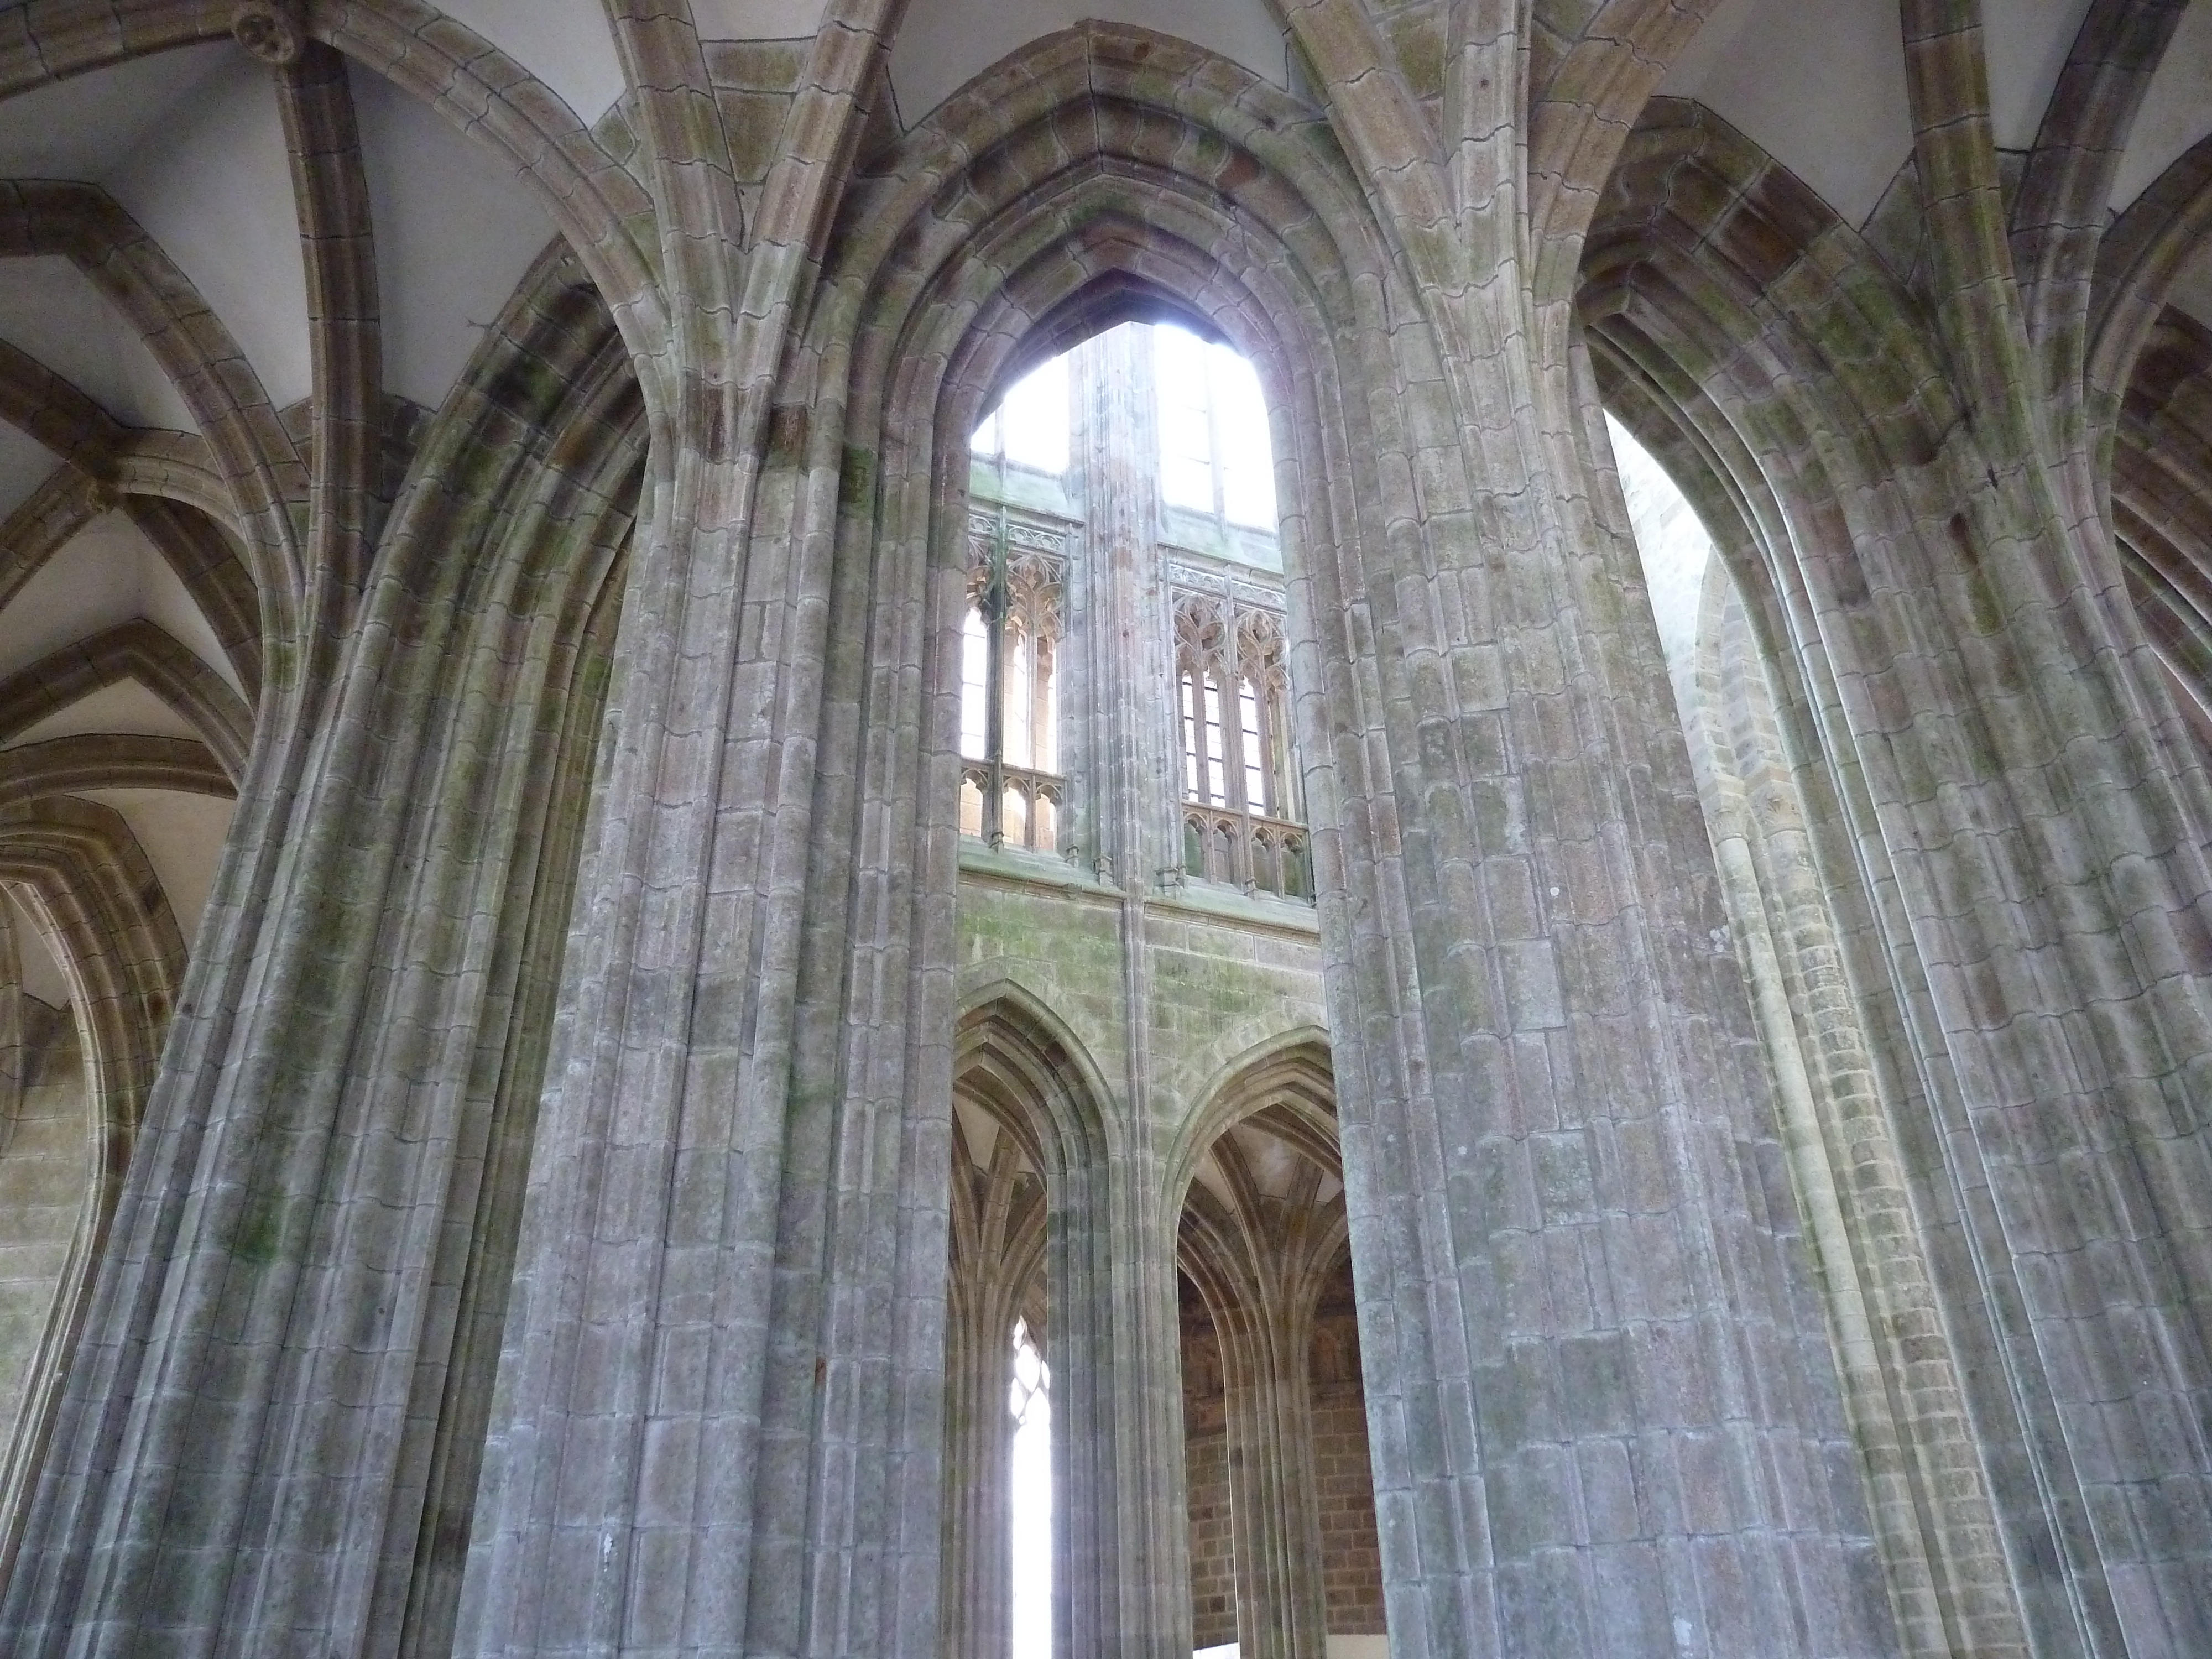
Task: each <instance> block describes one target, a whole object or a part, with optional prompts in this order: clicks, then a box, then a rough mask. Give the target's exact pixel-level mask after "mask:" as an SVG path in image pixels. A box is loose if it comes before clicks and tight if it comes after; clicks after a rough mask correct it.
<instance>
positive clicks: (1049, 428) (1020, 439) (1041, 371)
mask: <svg viewBox="0 0 2212 1659" xmlns="http://www.w3.org/2000/svg"><path fill="white" fill-rule="evenodd" d="M1067 437H1068V433H1067V359H1066V357H1064V356H1060V357H1054V359H1053V360H1052V361H1051V362H1048V363H1042V364H1040V365H1039V366H1038V367H1037V368H1034V369H1032V370H1030V373H1029V374H1026V375H1024V376H1023V378H1022V379H1020V380H1017V381H1016V382H1015V383H1014V385H1013V387H1012V390H1010V391H1009V392H1007V393H1006V398H1005V399H1004V401H1002V402H1001V403H1000V405H999V406H998V408H996V409H994V410H992V411H991V412H990V414H989V415H988V416H986V417H985V418H984V421H983V424H982V425H981V426H979V427H977V428H975V435H974V436H973V437H971V438H970V439H969V449H970V450H971V451H972V452H973V453H975V454H976V455H979V456H981V457H983V458H985V459H991V460H996V461H1000V462H1011V463H1012V464H1013V465H1016V466H1026V467H1032V468H1034V469H1035V470H1036V471H1039V472H1053V473H1059V472H1065V471H1067V459H1068V448H1067Z"/></svg>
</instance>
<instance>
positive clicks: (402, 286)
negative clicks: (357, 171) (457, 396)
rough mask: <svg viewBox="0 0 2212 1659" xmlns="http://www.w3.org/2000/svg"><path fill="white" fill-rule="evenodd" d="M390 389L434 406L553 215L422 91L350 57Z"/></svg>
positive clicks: (544, 236)
mask: <svg viewBox="0 0 2212 1659" xmlns="http://www.w3.org/2000/svg"><path fill="white" fill-rule="evenodd" d="M352 79H353V94H354V108H355V112H356V117H357V118H358V120H359V123H360V126H361V137H362V156H363V164H364V166H365V167H366V169H367V171H368V192H369V201H370V204H371V210H372V212H373V214H374V228H375V239H376V283H377V300H378V303H379V305H380V307H381V308H382V313H383V324H384V378H385V386H386V390H387V391H391V392H398V394H399V395H400V396H402V397H404V398H412V399H414V401H415V402H416V403H418V404H422V405H423V406H424V407H425V408H429V409H435V408H436V407H437V406H438V405H439V404H441V402H443V401H444V399H445V396H446V392H447V390H448V388H450V387H451V386H452V385H453V381H454V379H455V378H456V377H457V376H458V375H459V374H460V372H461V370H462V368H464V367H465V365H466V364H467V362H468V360H469V355H470V354H471V352H473V351H474V350H475V349H476V348H477V342H478V341H480V340H481V339H482V338H483V328H484V326H485V325H487V324H489V322H491V320H492V319H494V318H495V317H497V316H498V315H499V313H500V309H501V307H503V306H504V305H505V304H506V303H507V299H508V297H509V296H510V295H513V292H514V289H515V286H516V284H517V283H520V282H521V280H522V276H523V273H524V272H525V271H526V270H528V269H529V268H530V264H531V261H532V260H533V259H535V258H537V257H538V255H539V254H540V253H541V252H544V249H545V246H546V244H547V243H548V242H550V241H551V240H553V236H554V234H555V232H554V225H553V222H552V220H551V219H550V218H549V217H548V216H546V213H545V210H544V208H543V207H541V206H540V205H539V204H538V198H537V197H536V196H534V195H533V194H532V191H531V190H530V188H529V186H527V185H525V184H524V183H523V182H522V181H521V180H520V179H519V178H517V177H516V176H515V174H514V173H513V170H512V169H511V168H510V167H506V166H504V165H502V164H501V161H499V160H498V158H497V157H495V156H494V155H491V154H490V153H489V152H488V151H486V150H485V149H483V147H482V146H481V145H479V144H477V143H471V141H470V139H469V138H468V137H467V136H466V135H465V134H464V133H462V132H460V131H458V130H457V129H455V128H454V127H453V125H452V124H451V123H450V122H448V121H447V120H446V119H445V118H444V117H442V116H441V115H440V114H439V113H438V112H436V111H435V110H434V109H432V108H431V107H430V106H428V105H427V104H425V103H423V102H422V100H419V99H417V98H416V97H414V96H412V95H411V94H408V93H405V92H403V91H402V90H400V88H398V87H396V86H393V85H392V83H391V82H388V81H386V80H385V79H384V78H383V77H382V76H378V75H375V74H374V73H372V72H370V71H368V70H364V69H362V68H361V67H359V66H358V65H356V66H355V67H354V69H353V70H352Z"/></svg>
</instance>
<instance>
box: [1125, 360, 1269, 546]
mask: <svg viewBox="0 0 2212 1659" xmlns="http://www.w3.org/2000/svg"><path fill="white" fill-rule="evenodd" d="M1152 384H1153V388H1154V391H1155V393H1156V397H1157V401H1158V420H1159V467H1160V499H1161V501H1163V502H1164V503H1165V504H1166V505H1167V506H1169V507H1177V508H1181V509H1182V510H1184V511H1187V512H1193V513H1205V514H1206V515H1207V516H1209V517H1212V518H1216V519H1220V520H1225V521H1226V522H1228V523H1230V524H1234V525H1243V526H1248V527H1249V528H1251V529H1255V530H1267V531H1272V530H1273V529H1274V527H1275V458H1274V447H1273V444H1272V442H1271V441H1269V438H1268V435H1267V402H1266V399H1265V398H1262V397H1261V393H1260V377H1259V376H1258V375H1257V374H1255V373H1254V372H1253V368H1252V365H1251V364H1249V362H1245V361H1244V359H1243V358H1242V357H1240V356H1237V353H1236V352H1234V351H1232V350H1231V349H1230V348H1229V347H1227V346H1225V345H1218V344H1215V343H1210V342H1207V341H1204V340H1200V338H1199V337H1197V336H1196V335H1194V334H1192V333H1190V332H1189V331H1188V330H1185V329H1180V328H1176V327H1174V326H1172V325H1165V324H1163V325H1158V326H1156V327H1155V328H1154V329H1153V330H1152Z"/></svg>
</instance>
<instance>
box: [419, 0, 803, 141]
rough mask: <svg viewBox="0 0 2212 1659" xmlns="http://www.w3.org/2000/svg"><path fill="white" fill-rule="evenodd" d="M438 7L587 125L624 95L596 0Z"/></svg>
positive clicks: (512, 0) (453, 0)
mask: <svg viewBox="0 0 2212 1659" xmlns="http://www.w3.org/2000/svg"><path fill="white" fill-rule="evenodd" d="M441 9H442V10H443V11H445V12H446V14H447V15H449V16H451V17H452V18H453V19H454V20H455V21H457V22H461V23H465V24H467V25H468V27H471V28H472V29H474V30H475V31H476V32H477V33H478V34H481V35H482V36H483V38H484V39H485V40H489V41H490V42H491V43H492V44H493V45H494V46H497V47H498V48H499V49H500V50H501V52H505V53H506V54H507V56H508V57H510V58H513V59H514V61H515V62H516V63H518V64H521V65H522V66H523V68H525V69H526V70H529V71H530V72H531V73H532V75H534V76H537V77H538V79H539V80H541V81H543V82H544V83H545V84H546V85H547V86H549V87H550V88H552V89H553V90H554V91H555V92H556V93H558V94H560V95H561V96H562V98H564V99H565V100H568V107H569V108H570V109H573V110H574V111H575V112H576V114H577V115H578V117H579V118H580V119H582V121H583V122H584V124H585V125H586V126H589V125H592V124H593V123H595V122H597V121H598V120H599V117H601V116H602V115H605V113H606V112H607V111H608V110H609V109H611V107H613V106H614V104H615V101H616V100H617V99H619V98H620V97H621V96H622V94H623V71H622V58H621V55H620V54H619V52H617V50H616V47H615V40H614V36H613V34H612V33H611V32H610V31H609V29H608V27H607V14H606V8H605V6H604V5H602V4H601V3H600V0H442V5H441ZM809 32H810V33H811V31H809Z"/></svg>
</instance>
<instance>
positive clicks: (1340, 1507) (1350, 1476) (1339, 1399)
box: [1313, 1256, 1383, 1636]
mask: <svg viewBox="0 0 2212 1659" xmlns="http://www.w3.org/2000/svg"><path fill="white" fill-rule="evenodd" d="M1313 1440H1314V1475H1315V1481H1314V1484H1315V1486H1316V1489H1317V1492H1318V1493H1319V1496H1320V1498H1321V1550H1322V1565H1323V1567H1324V1569H1325V1578H1324V1591H1325V1594H1326V1595H1327V1597H1328V1633H1329V1634H1330V1635H1331V1636H1380V1635H1382V1634H1383V1547H1382V1542H1381V1541H1380V1539H1379V1538H1378V1537H1377V1536H1376V1531H1375V1470H1374V1465H1373V1460H1372V1459H1371V1458H1370V1457H1369V1455H1368V1450H1367V1396H1366V1393H1365V1391H1364V1389H1362V1388H1361V1387H1360V1383H1359V1320H1358V1309H1357V1306H1356V1304H1354V1302H1353V1300H1352V1261H1351V1258H1350V1257H1348V1256H1347V1257H1346V1259H1345V1262H1344V1266H1343V1267H1342V1269H1341V1270H1340V1272H1339V1273H1338V1274H1337V1276H1336V1278H1335V1280H1334V1282H1333V1283H1332V1284H1331V1285H1330V1286H1329V1288H1328V1290H1327V1291H1324V1292H1323V1293H1322V1303H1321V1307H1320V1309H1319V1310H1318V1312H1317V1314H1316V1318H1315V1321H1314V1343H1313Z"/></svg>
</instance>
